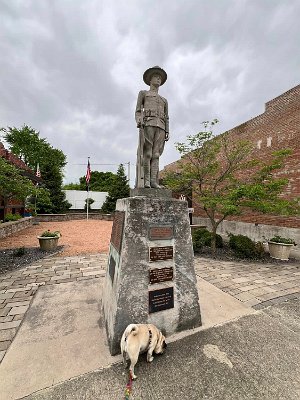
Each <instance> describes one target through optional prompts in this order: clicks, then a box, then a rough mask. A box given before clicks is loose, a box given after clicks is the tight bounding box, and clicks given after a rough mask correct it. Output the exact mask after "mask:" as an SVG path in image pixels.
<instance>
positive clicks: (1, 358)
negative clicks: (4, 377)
mask: <svg viewBox="0 0 300 400" xmlns="http://www.w3.org/2000/svg"><path fill="white" fill-rule="evenodd" d="M5 354H6V351H0V363H1V361H2V360H3V358H4V356H5Z"/></svg>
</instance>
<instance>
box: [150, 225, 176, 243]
mask: <svg viewBox="0 0 300 400" xmlns="http://www.w3.org/2000/svg"><path fill="white" fill-rule="evenodd" d="M173 237H174V231H173V226H172V225H165V226H164V225H161V226H150V228H149V239H150V240H163V239H173Z"/></svg>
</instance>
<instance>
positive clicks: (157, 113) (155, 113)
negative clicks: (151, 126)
mask: <svg viewBox="0 0 300 400" xmlns="http://www.w3.org/2000/svg"><path fill="white" fill-rule="evenodd" d="M144 117H159V118H162V119H166V114H165V113H164V112H161V111H159V110H144Z"/></svg>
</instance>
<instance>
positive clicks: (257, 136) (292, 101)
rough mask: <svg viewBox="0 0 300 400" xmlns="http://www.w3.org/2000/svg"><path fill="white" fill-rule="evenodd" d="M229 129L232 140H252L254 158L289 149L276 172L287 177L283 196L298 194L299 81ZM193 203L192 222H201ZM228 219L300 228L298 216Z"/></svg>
mask: <svg viewBox="0 0 300 400" xmlns="http://www.w3.org/2000/svg"><path fill="white" fill-rule="evenodd" d="M228 133H229V135H230V136H231V138H232V140H233V141H235V140H248V141H251V142H252V143H253V145H254V147H255V157H256V158H260V159H264V160H266V159H268V158H269V157H270V156H271V153H272V152H273V151H275V150H280V149H287V148H289V149H291V150H292V155H290V156H289V157H288V159H287V161H286V163H285V168H284V170H282V171H281V172H279V173H278V175H279V174H280V175H281V176H284V177H286V178H287V179H288V181H289V183H288V185H287V187H286V189H285V192H284V194H283V195H284V197H286V198H297V197H299V198H300V85H298V86H296V87H294V88H293V89H290V90H289V91H287V92H285V93H283V94H281V95H280V96H278V97H276V98H275V99H273V100H270V101H268V102H267V103H266V105H265V111H264V113H262V114H260V115H258V116H257V117H255V118H253V119H250V120H249V121H247V122H245V123H243V124H241V125H239V126H237V127H235V128H233V129H230V130H229V131H228ZM176 163H177V162H175V163H172V164H169V165H167V166H166V167H165V169H164V170H169V169H172V170H174V169H176ZM162 174H163V171H162ZM193 206H194V207H195V209H194V214H193V222H194V223H202V224H203V222H204V221H203V218H204V217H205V216H204V214H202V213H201V210H199V209H197V207H196V206H195V205H193ZM227 221H239V222H243V223H247V224H252V225H253V224H255V225H256V226H257V225H258V224H259V225H272V226H276V227H288V228H296V229H297V231H298V230H299V228H300V217H282V216H276V215H264V214H260V213H253V212H251V213H249V214H247V215H245V216H235V217H230V218H228V219H227ZM244 226H245V225H244ZM299 232H300V231H299ZM254 236H255V235H254Z"/></svg>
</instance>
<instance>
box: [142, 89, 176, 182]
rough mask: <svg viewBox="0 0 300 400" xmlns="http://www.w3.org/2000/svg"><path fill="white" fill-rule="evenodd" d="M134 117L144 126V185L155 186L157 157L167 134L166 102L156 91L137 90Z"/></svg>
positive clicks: (157, 165) (157, 168) (157, 169)
mask: <svg viewBox="0 0 300 400" xmlns="http://www.w3.org/2000/svg"><path fill="white" fill-rule="evenodd" d="M135 119H136V122H137V124H138V125H139V124H141V125H142V126H143V127H144V145H143V159H144V165H143V168H144V185H145V187H150V185H151V186H152V187H155V186H154V185H155V184H156V183H157V181H158V171H159V157H160V156H161V154H162V152H163V150H164V145H165V140H166V139H168V135H169V115H168V102H167V100H166V99H165V98H164V97H162V96H160V95H159V94H158V93H157V92H154V91H150V90H149V91H147V90H142V91H140V92H139V95H138V100H137V105H136V111H135Z"/></svg>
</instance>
